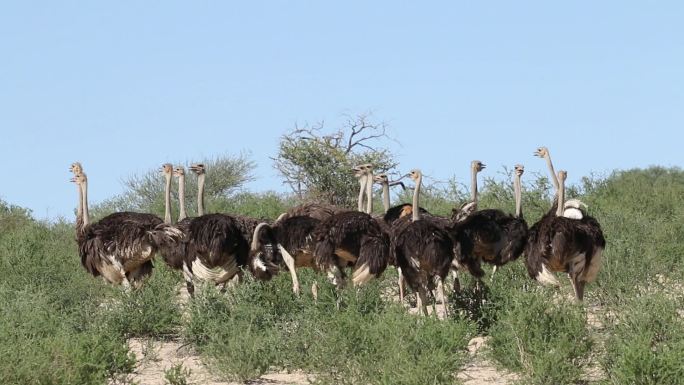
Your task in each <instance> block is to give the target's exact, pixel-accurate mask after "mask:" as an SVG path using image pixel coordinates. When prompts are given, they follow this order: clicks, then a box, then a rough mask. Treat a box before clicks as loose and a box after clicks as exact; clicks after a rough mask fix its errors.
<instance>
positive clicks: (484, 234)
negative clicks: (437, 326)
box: [454, 161, 527, 288]
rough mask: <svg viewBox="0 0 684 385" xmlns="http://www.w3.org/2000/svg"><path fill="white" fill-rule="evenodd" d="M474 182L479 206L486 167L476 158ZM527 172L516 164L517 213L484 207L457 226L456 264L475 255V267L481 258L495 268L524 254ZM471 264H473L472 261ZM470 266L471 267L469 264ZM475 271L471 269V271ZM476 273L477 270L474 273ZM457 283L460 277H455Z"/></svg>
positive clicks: (473, 190) (514, 181)
mask: <svg viewBox="0 0 684 385" xmlns="http://www.w3.org/2000/svg"><path fill="white" fill-rule="evenodd" d="M471 169H472V176H473V183H474V184H475V188H473V189H472V198H473V202H475V205H476V206H477V185H476V183H477V173H478V172H479V171H481V170H482V169H484V165H483V164H482V163H481V162H480V161H473V162H472V165H471ZM523 172H524V167H523V166H522V165H516V166H515V173H514V180H513V186H514V190H515V215H509V214H506V213H504V212H503V211H501V210H496V209H485V210H479V211H475V212H474V213H472V214H470V215H469V216H467V217H466V218H465V219H463V220H462V221H460V222H458V223H457V225H456V227H457V229H458V230H459V231H458V234H459V239H460V240H461V250H460V253H459V258H456V259H454V265H455V266H459V265H461V260H462V259H463V258H465V259H466V260H471V259H472V258H473V257H474V259H475V260H476V261H477V262H476V264H477V265H478V266H477V267H476V268H475V269H474V270H475V271H476V272H478V271H479V270H480V268H479V264H480V261H484V262H487V263H490V264H492V265H494V272H492V275H494V273H495V272H496V269H497V267H498V266H502V265H504V264H506V263H508V262H510V261H514V260H516V259H517V258H518V257H520V254H522V252H523V249H524V248H525V242H526V239H527V222H525V220H524V219H523V217H522V204H521V199H522V196H521V194H522V193H521V185H520V177H521V176H522V174H523ZM470 266H473V264H472V263H471V264H470ZM469 270H470V268H469ZM471 272H472V271H471ZM475 275H476V276H477V274H475ZM454 287H456V288H457V287H458V278H456V280H455V281H454Z"/></svg>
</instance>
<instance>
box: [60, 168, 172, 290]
mask: <svg viewBox="0 0 684 385" xmlns="http://www.w3.org/2000/svg"><path fill="white" fill-rule="evenodd" d="M71 171H72V172H74V177H73V178H72V181H73V182H75V183H76V184H77V186H78V190H79V202H78V205H79V207H80V208H79V209H78V210H77V219H76V239H77V242H78V246H79V254H80V256H81V264H82V265H83V267H84V268H85V269H86V270H87V271H88V272H89V273H90V274H92V275H93V276H95V277H97V276H102V277H103V279H104V280H105V281H106V282H108V283H112V284H121V285H123V286H124V288H126V289H128V288H130V287H131V283H133V284H134V285H135V286H139V285H140V283H141V280H142V279H143V278H144V277H145V276H147V275H149V274H150V273H151V272H152V258H154V256H155V254H156V253H157V251H158V250H159V249H160V248H163V247H166V246H167V245H169V244H174V243H176V242H178V241H179V240H180V239H181V237H182V236H183V234H182V233H181V232H180V231H179V230H178V229H177V228H175V227H173V226H171V225H169V224H167V223H164V222H163V221H162V220H161V218H159V217H157V216H156V215H152V214H145V213H135V212H118V213H114V214H110V215H107V216H106V217H104V218H102V219H101V220H99V221H97V222H94V223H90V219H89V213H88V178H87V176H86V174H85V173H84V172H83V168H82V167H81V166H80V164H74V165H72V167H71Z"/></svg>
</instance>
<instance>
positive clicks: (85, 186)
mask: <svg viewBox="0 0 684 385" xmlns="http://www.w3.org/2000/svg"><path fill="white" fill-rule="evenodd" d="M81 189H82V190H83V202H82V203H81V205H82V206H83V227H85V226H88V224H90V215H89V213H88V180H87V179H86V180H85V181H83V185H82V186H81Z"/></svg>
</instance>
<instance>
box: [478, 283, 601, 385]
mask: <svg viewBox="0 0 684 385" xmlns="http://www.w3.org/2000/svg"><path fill="white" fill-rule="evenodd" d="M511 296H512V298H511V299H509V301H508V303H507V307H506V308H504V309H502V310H501V313H500V314H499V317H498V321H497V322H496V324H495V325H493V326H492V327H491V328H490V329H489V333H490V335H491V341H490V343H489V349H490V353H491V355H492V357H493V358H494V359H496V361H498V362H499V363H500V364H502V365H503V366H504V367H506V368H507V369H510V370H513V371H517V372H522V373H523V374H524V376H525V377H526V380H525V383H531V384H567V383H573V382H576V381H578V380H579V379H580V377H581V374H582V361H583V359H584V358H586V357H587V355H588V353H589V350H590V348H591V346H592V344H591V341H590V339H589V333H588V331H587V329H586V319H585V314H584V311H583V309H582V306H581V305H576V304H573V303H569V302H568V303H554V301H552V300H550V299H549V295H548V293H545V292H539V291H536V290H535V291H532V292H518V293H512V294H511Z"/></svg>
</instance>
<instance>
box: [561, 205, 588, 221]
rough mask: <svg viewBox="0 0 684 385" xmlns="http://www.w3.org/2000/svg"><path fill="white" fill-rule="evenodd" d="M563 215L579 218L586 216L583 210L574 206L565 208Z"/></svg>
mask: <svg viewBox="0 0 684 385" xmlns="http://www.w3.org/2000/svg"><path fill="white" fill-rule="evenodd" d="M563 216H564V217H566V218H570V219H577V220H580V219H582V218H584V214H583V213H582V210H580V209H576V208H574V207H568V208H566V209H565V210H563Z"/></svg>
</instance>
